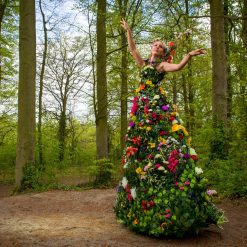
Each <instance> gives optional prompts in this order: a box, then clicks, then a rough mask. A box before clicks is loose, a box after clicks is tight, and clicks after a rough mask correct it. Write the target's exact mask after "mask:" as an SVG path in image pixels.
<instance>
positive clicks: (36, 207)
mask: <svg viewBox="0 0 247 247" xmlns="http://www.w3.org/2000/svg"><path fill="white" fill-rule="evenodd" d="M0 196H1V193H0ZM2 196H4V197H2V198H0V246H3V247H8V246H25V247H26V246H52V247H56V246H59V247H61V246H68V247H70V246H72V247H73V246H80V247H81V246H82V247H84V246H90V247H91V246H105V247H106V246H107V247H110V246H111V247H112V246H114V247H115V246H123V247H126V246H127V247H128V246H131V247H132V246H133V247H135V246H138V247H139V246H141V247H156V246H165V247H172V246H174V247H176V246H183V247H187V246H196V247H201V246H205V247H206V246H208V247H211V246H215V247H219V246H231V247H238V246H247V210H246V209H247V199H241V200H237V201H234V202H232V201H229V200H225V201H224V202H223V203H221V205H220V207H221V208H223V209H224V210H225V211H226V216H227V217H228V219H229V220H230V223H227V224H226V225H225V227H224V230H220V229H218V228H216V227H211V228H208V229H206V230H203V231H202V232H201V233H200V235H199V236H197V237H190V238H186V239H183V240H177V239H156V238H151V237H147V236H142V235H137V234H135V233H134V232H132V231H130V230H129V229H127V228H125V227H124V226H122V225H119V224H117V223H116V219H115V216H114V213H113V210H112V207H113V203H114V197H115V191H114V190H113V189H108V190H88V191H83V192H76V191H49V192H44V193H39V194H25V195H18V196H12V197H6V195H4V194H2Z"/></svg>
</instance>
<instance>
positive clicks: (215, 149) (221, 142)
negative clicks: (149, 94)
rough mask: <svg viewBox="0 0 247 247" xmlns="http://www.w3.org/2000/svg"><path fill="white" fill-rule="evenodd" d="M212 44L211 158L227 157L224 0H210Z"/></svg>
mask: <svg viewBox="0 0 247 247" xmlns="http://www.w3.org/2000/svg"><path fill="white" fill-rule="evenodd" d="M209 2H210V15H211V45H212V118H213V126H212V127H213V128H214V136H212V139H211V145H210V148H211V154H210V155H211V157H210V158H211V159H226V158H227V156H228V148H229V145H228V137H227V62H226V46H225V31H224V8H223V7H224V6H223V1H222V0H210V1H209Z"/></svg>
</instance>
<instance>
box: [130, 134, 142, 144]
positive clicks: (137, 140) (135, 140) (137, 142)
mask: <svg viewBox="0 0 247 247" xmlns="http://www.w3.org/2000/svg"><path fill="white" fill-rule="evenodd" d="M131 141H132V142H133V143H134V144H136V145H138V146H140V144H141V137H140V136H138V137H136V136H135V137H134V138H133V139H131Z"/></svg>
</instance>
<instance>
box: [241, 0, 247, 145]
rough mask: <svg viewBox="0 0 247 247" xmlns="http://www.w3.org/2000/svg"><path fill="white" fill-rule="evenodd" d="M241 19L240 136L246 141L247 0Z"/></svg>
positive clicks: (245, 0) (246, 0)
mask: <svg viewBox="0 0 247 247" xmlns="http://www.w3.org/2000/svg"><path fill="white" fill-rule="evenodd" d="M243 17H245V18H243V21H242V41H243V53H242V54H241V55H240V61H242V64H241V65H242V66H241V68H240V71H241V72H240V95H241V102H242V104H241V105H242V107H241V112H242V122H243V125H244V127H243V131H242V135H241V136H242V137H243V140H245V141H247V128H246V121H247V99H246V83H247V82H246V81H247V71H246V68H247V0H244V7H243Z"/></svg>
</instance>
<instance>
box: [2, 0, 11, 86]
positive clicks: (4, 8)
mask: <svg viewBox="0 0 247 247" xmlns="http://www.w3.org/2000/svg"><path fill="white" fill-rule="evenodd" d="M8 2H9V0H5V1H3V2H2V1H1V2H0V37H1V36H2V22H3V17H4V14H5V10H6V7H7V4H8ZM0 47H1V45H0ZM1 83H2V54H0V86H1Z"/></svg>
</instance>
